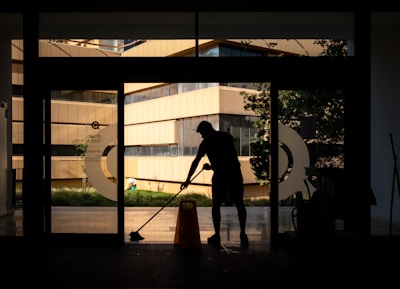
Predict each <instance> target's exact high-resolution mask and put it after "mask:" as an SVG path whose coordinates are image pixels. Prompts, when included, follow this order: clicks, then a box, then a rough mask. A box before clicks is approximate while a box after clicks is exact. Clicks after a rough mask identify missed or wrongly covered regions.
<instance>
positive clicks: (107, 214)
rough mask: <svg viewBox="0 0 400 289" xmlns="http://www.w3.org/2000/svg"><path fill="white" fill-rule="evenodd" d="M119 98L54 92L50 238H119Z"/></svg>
mask: <svg viewBox="0 0 400 289" xmlns="http://www.w3.org/2000/svg"><path fill="white" fill-rule="evenodd" d="M116 98H117V91H100V90H99V91H97V90H59V91H52V94H51V146H52V147H51V151H52V161H51V176H52V196H51V212H52V215H51V218H52V223H51V224H52V227H51V231H52V233H107V234H109V233H117V182H116V180H117V104H116V103H117V102H116Z"/></svg>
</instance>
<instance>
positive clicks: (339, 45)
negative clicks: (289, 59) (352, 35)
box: [314, 39, 348, 57]
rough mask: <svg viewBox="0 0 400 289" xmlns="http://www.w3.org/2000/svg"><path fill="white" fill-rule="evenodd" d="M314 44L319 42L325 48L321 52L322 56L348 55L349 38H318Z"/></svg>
mask: <svg viewBox="0 0 400 289" xmlns="http://www.w3.org/2000/svg"><path fill="white" fill-rule="evenodd" d="M314 44H318V45H320V46H321V47H322V48H323V51H322V53H321V54H320V55H321V56H334V57H339V56H347V52H348V46H347V40H338V39H316V40H315V41H314Z"/></svg>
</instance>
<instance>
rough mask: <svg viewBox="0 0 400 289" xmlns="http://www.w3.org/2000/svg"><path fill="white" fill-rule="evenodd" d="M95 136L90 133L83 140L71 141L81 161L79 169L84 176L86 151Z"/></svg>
mask: <svg viewBox="0 0 400 289" xmlns="http://www.w3.org/2000/svg"><path fill="white" fill-rule="evenodd" d="M95 135H96V133H91V134H89V135H87V136H86V137H85V138H84V139H74V140H73V141H72V144H73V145H74V146H75V149H76V151H77V153H78V155H79V157H80V159H81V168H82V172H83V173H84V174H85V173H86V167H85V156H86V150H87V148H88V145H89V143H90V141H91V140H92V138H93V137H94V136H95Z"/></svg>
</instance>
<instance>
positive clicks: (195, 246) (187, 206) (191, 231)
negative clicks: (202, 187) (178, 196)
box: [174, 200, 201, 250]
mask: <svg viewBox="0 0 400 289" xmlns="http://www.w3.org/2000/svg"><path fill="white" fill-rule="evenodd" d="M174 244H175V246H176V247H177V248H179V249H182V250H200V249H201V241H200V230H199V220H198V218H197V209H196V201H190V200H186V201H185V200H182V201H180V203H179V211H178V219H177V222H176V229H175V239H174Z"/></svg>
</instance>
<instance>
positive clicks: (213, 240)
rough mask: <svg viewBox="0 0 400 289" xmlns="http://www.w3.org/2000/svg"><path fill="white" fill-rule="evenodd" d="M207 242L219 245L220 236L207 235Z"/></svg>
mask: <svg viewBox="0 0 400 289" xmlns="http://www.w3.org/2000/svg"><path fill="white" fill-rule="evenodd" d="M207 243H208V244H209V245H213V246H219V245H221V237H220V236H218V235H212V236H211V237H209V238H208V239H207Z"/></svg>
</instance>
